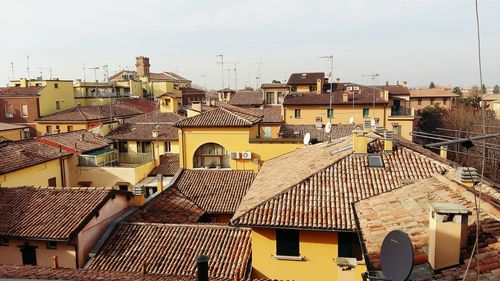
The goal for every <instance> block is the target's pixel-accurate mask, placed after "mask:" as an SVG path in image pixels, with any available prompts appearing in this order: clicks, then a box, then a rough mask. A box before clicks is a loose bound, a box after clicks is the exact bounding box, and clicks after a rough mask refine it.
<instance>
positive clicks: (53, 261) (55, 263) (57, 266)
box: [52, 256, 59, 268]
mask: <svg viewBox="0 0 500 281" xmlns="http://www.w3.org/2000/svg"><path fill="white" fill-rule="evenodd" d="M52 268H59V261H58V259H57V256H53V257H52Z"/></svg>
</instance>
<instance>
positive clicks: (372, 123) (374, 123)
mask: <svg viewBox="0 0 500 281" xmlns="http://www.w3.org/2000/svg"><path fill="white" fill-rule="evenodd" d="M370 125H371V126H372V127H375V125H377V122H375V119H372V120H371V121H370Z"/></svg>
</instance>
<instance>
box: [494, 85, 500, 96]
mask: <svg viewBox="0 0 500 281" xmlns="http://www.w3.org/2000/svg"><path fill="white" fill-rule="evenodd" d="M493 94H500V86H498V85H495V87H493Z"/></svg>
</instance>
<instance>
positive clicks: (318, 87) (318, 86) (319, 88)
mask: <svg viewBox="0 0 500 281" xmlns="http://www.w3.org/2000/svg"><path fill="white" fill-rule="evenodd" d="M322 91H323V80H321V79H316V94H321V92H322Z"/></svg>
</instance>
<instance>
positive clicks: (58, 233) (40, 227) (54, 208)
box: [0, 187, 112, 241]
mask: <svg viewBox="0 0 500 281" xmlns="http://www.w3.org/2000/svg"><path fill="white" fill-rule="evenodd" d="M111 192H112V191H111V190H108V189H102V188H101V189H92V188H33V187H12V188H0V216H1V217H2V223H1V224H0V236H3V237H12V238H22V239H34V240H38V239H40V240H43V239H50V240H61V241H68V240H70V239H72V238H73V237H74V236H75V235H76V234H78V233H77V232H78V230H79V228H80V227H83V225H85V224H86V223H87V222H88V220H89V219H90V218H92V217H93V216H94V212H95V211H96V210H98V209H99V208H100V206H101V205H102V204H104V203H105V202H106V201H107V200H108V199H109V198H110V196H111Z"/></svg>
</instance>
